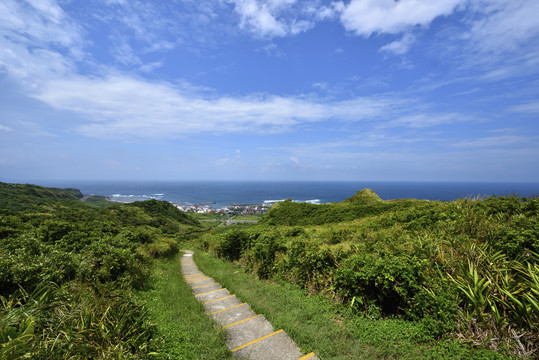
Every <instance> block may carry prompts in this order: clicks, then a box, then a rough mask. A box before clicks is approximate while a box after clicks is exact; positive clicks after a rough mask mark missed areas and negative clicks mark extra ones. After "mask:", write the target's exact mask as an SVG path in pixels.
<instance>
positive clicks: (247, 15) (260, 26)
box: [230, 0, 339, 38]
mask: <svg viewBox="0 0 539 360" xmlns="http://www.w3.org/2000/svg"><path fill="white" fill-rule="evenodd" d="M230 2H231V3H233V4H234V9H235V11H236V13H238V15H239V16H240V27H241V28H242V29H245V30H248V31H250V32H252V33H254V34H255V36H258V37H261V38H273V37H283V36H288V35H297V34H300V33H303V32H306V31H308V30H310V29H312V28H313V27H314V26H315V25H316V22H318V21H323V20H330V19H334V18H335V17H336V15H337V14H338V13H339V8H338V7H337V6H336V5H335V4H330V5H320V2H319V1H297V0H230Z"/></svg>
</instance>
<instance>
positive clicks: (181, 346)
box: [139, 254, 234, 360]
mask: <svg viewBox="0 0 539 360" xmlns="http://www.w3.org/2000/svg"><path fill="white" fill-rule="evenodd" d="M180 257H181V254H179V255H177V256H175V257H174V258H171V259H165V260H161V261H158V262H157V263H156V265H155V266H154V268H153V269H152V275H151V280H150V283H151V284H152V286H151V288H150V289H149V290H146V291H143V292H139V296H140V297H141V299H142V300H143V301H144V302H145V303H146V306H147V307H148V308H149V309H150V319H151V320H152V322H153V323H155V324H156V326H157V336H156V337H155V339H153V340H152V342H153V343H152V348H153V350H154V351H156V352H158V354H159V355H157V356H156V357H155V359H208V360H210V359H211V360H216V359H233V358H234V357H233V356H232V355H231V353H230V351H229V350H228V348H227V347H226V344H225V338H224V333H223V332H222V331H221V330H220V329H218V328H216V327H215V325H214V324H213V323H212V321H211V320H210V319H209V318H208V316H207V315H206V314H205V313H204V309H203V307H202V305H201V304H200V303H198V302H197V301H196V299H195V297H194V296H193V294H192V293H191V288H190V287H189V286H188V285H187V284H186V283H185V282H184V280H183V278H182V276H181V265H180Z"/></svg>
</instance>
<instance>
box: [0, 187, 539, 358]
mask: <svg viewBox="0 0 539 360" xmlns="http://www.w3.org/2000/svg"><path fill="white" fill-rule="evenodd" d="M81 200H85V201H81ZM180 244H182V245H181V246H185V245H186V244H191V245H193V246H198V247H199V248H201V249H204V250H208V251H209V252H210V253H212V254H213V255H215V256H217V257H219V258H221V259H222V260H218V259H214V258H212V257H209V256H206V255H198V256H197V259H196V260H197V261H198V262H199V266H200V267H201V268H202V269H203V270H204V271H206V272H208V273H210V274H211V275H212V276H214V277H215V278H217V279H219V281H221V282H222V283H223V285H225V286H227V287H228V288H229V289H231V291H233V292H235V293H236V294H237V295H238V296H239V297H240V298H242V299H243V300H244V301H248V302H249V303H250V304H251V305H252V306H253V307H254V308H255V310H256V311H259V312H261V313H263V314H264V315H265V316H266V317H267V318H268V319H270V320H272V321H274V325H275V326H278V327H283V328H285V329H286V331H287V332H288V333H289V334H290V335H291V336H292V337H293V338H294V339H295V340H296V341H297V342H298V343H299V344H300V345H301V346H302V347H303V348H304V350H308V351H316V352H317V354H320V356H322V357H323V358H335V359H351V358H387V357H399V358H476V359H499V358H507V357H509V358H511V357H516V356H518V357H522V358H526V357H529V358H533V357H537V356H539V351H538V349H539V341H538V339H539V264H538V259H539V200H538V199H537V198H520V197H517V196H508V197H490V198H484V199H460V200H457V201H453V202H437V201H418V200H410V199H407V200H393V201H383V200H381V199H380V198H379V197H378V196H377V195H376V194H375V193H374V192H372V191H370V190H368V189H365V190H362V191H359V192H358V193H357V194H356V195H354V196H352V197H351V198H349V199H347V200H345V201H343V202H341V203H334V204H322V205H314V204H306V203H294V202H291V201H285V202H281V203H277V204H275V205H274V206H273V207H272V208H271V210H270V211H269V212H268V213H267V214H266V215H264V216H262V217H261V218H260V220H259V222H258V224H256V225H255V224H237V225H232V226H215V227H213V228H212V227H211V226H208V225H206V226H204V225H201V224H200V223H199V222H198V220H197V219H195V218H194V217H192V216H190V215H188V214H185V213H183V212H181V211H179V210H178V209H176V208H175V207H174V206H173V205H171V204H169V203H167V202H160V201H156V200H150V201H145V202H135V203H132V204H111V203H110V202H108V201H106V199H105V198H102V197H94V198H92V197H91V198H87V197H84V196H83V195H82V194H81V193H80V191H78V190H76V189H52V188H44V187H40V186H34V185H13V184H4V183H0V358H1V359H4V358H5V359H21V358H32V359H56V358H74V359H78V358H80V359H86V358H96V359H109V358H110V359H143V358H144V359H145V358H157V359H168V358H186V359H189V358H208V359H212V358H229V357H230V353H229V352H228V350H226V348H225V347H224V342H223V335H222V333H220V332H219V331H218V330H216V329H215V328H214V327H213V326H212V325H211V324H210V322H209V321H208V319H207V317H206V316H205V315H204V314H203V311H202V308H201V306H200V305H199V304H198V303H197V302H196V300H195V299H194V298H193V297H192V296H190V291H189V288H188V287H187V286H186V285H185V284H183V283H182V282H181V281H180V280H179V277H180V275H179V274H180V271H179V268H178V266H179V263H178V259H177V256H178V253H179V249H180ZM223 260H225V261H223ZM230 262H235V264H232V263H230ZM238 266H241V268H242V269H239V268H238ZM240 270H241V271H240ZM306 293H308V294H311V295H313V296H305V294H306ZM172 299H175V300H174V301H173V300H172ZM145 304H146V306H144V305H145ZM169 319H172V321H171V320H169ZM193 324H195V325H193ZM380 344H383V346H381V345H380Z"/></svg>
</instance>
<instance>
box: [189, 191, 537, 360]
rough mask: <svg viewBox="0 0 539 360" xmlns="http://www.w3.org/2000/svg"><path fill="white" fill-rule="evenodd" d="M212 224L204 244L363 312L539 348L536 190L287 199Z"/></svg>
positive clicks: (526, 351)
mask: <svg viewBox="0 0 539 360" xmlns="http://www.w3.org/2000/svg"><path fill="white" fill-rule="evenodd" d="M213 231H214V232H213V233H211V234H205V235H204V236H202V238H201V240H200V242H199V243H200V246H201V247H202V248H204V249H207V250H209V251H211V252H212V253H213V254H215V255H216V256H218V257H221V258H223V259H227V260H231V261H237V262H238V264H240V265H241V266H242V267H243V268H244V269H245V270H246V271H248V272H251V273H253V274H255V275H257V276H258V278H260V279H274V280H279V281H283V282H286V283H289V284H293V285H296V286H298V287H300V288H303V289H304V290H306V291H308V292H310V293H311V294H314V293H317V294H321V295H323V296H325V297H327V298H329V299H331V300H333V301H334V302H335V303H337V304H342V305H345V306H347V307H348V308H349V309H351V310H352V311H353V312H354V313H355V314H356V316H357V317H358V318H361V317H369V318H372V319H400V320H402V321H408V322H410V323H413V324H415V326H416V327H419V328H418V329H419V330H417V331H418V332H419V333H428V334H432V335H433V336H434V338H433V339H439V340H440V339H442V340H443V339H460V340H462V342H463V343H466V344H468V345H469V346H472V347H479V348H488V349H494V350H497V351H498V352H500V353H502V354H518V355H521V356H523V357H526V356H530V357H533V356H537V355H539V353H538V351H537V349H538V348H539V341H538V339H539V266H538V262H537V260H538V258H539V255H538V253H539V201H538V199H537V198H532V199H527V198H519V197H516V196H510V197H499V198H497V197H490V198H485V199H460V200H457V201H453V202H435V201H418V200H395V201H382V200H380V199H379V198H378V196H376V194H374V192H372V191H370V190H362V191H360V192H358V194H356V195H355V196H353V197H352V198H350V199H347V200H346V201H344V202H342V203H335V204H323V205H313V204H305V203H294V202H291V201H285V202H281V203H278V204H276V205H274V206H273V207H272V208H271V210H270V211H269V212H268V213H267V214H266V215H265V216H264V217H263V218H262V219H261V220H260V221H259V223H258V224H257V225H256V226H251V227H242V228H235V227H229V228H226V229H214V230H213ZM414 331H415V330H414ZM433 339H431V340H433Z"/></svg>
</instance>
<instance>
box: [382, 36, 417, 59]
mask: <svg viewBox="0 0 539 360" xmlns="http://www.w3.org/2000/svg"><path fill="white" fill-rule="evenodd" d="M415 40H416V39H415V36H414V35H412V34H410V33H405V34H404V35H403V36H402V37H401V38H400V39H399V40H395V41H393V42H391V43H389V44H386V45H384V46H382V47H381V48H380V50H379V51H380V52H385V53H392V54H394V55H404V54H406V53H407V52H408V50H409V49H410V47H411V46H412V45H413V44H414V42H415Z"/></svg>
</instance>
